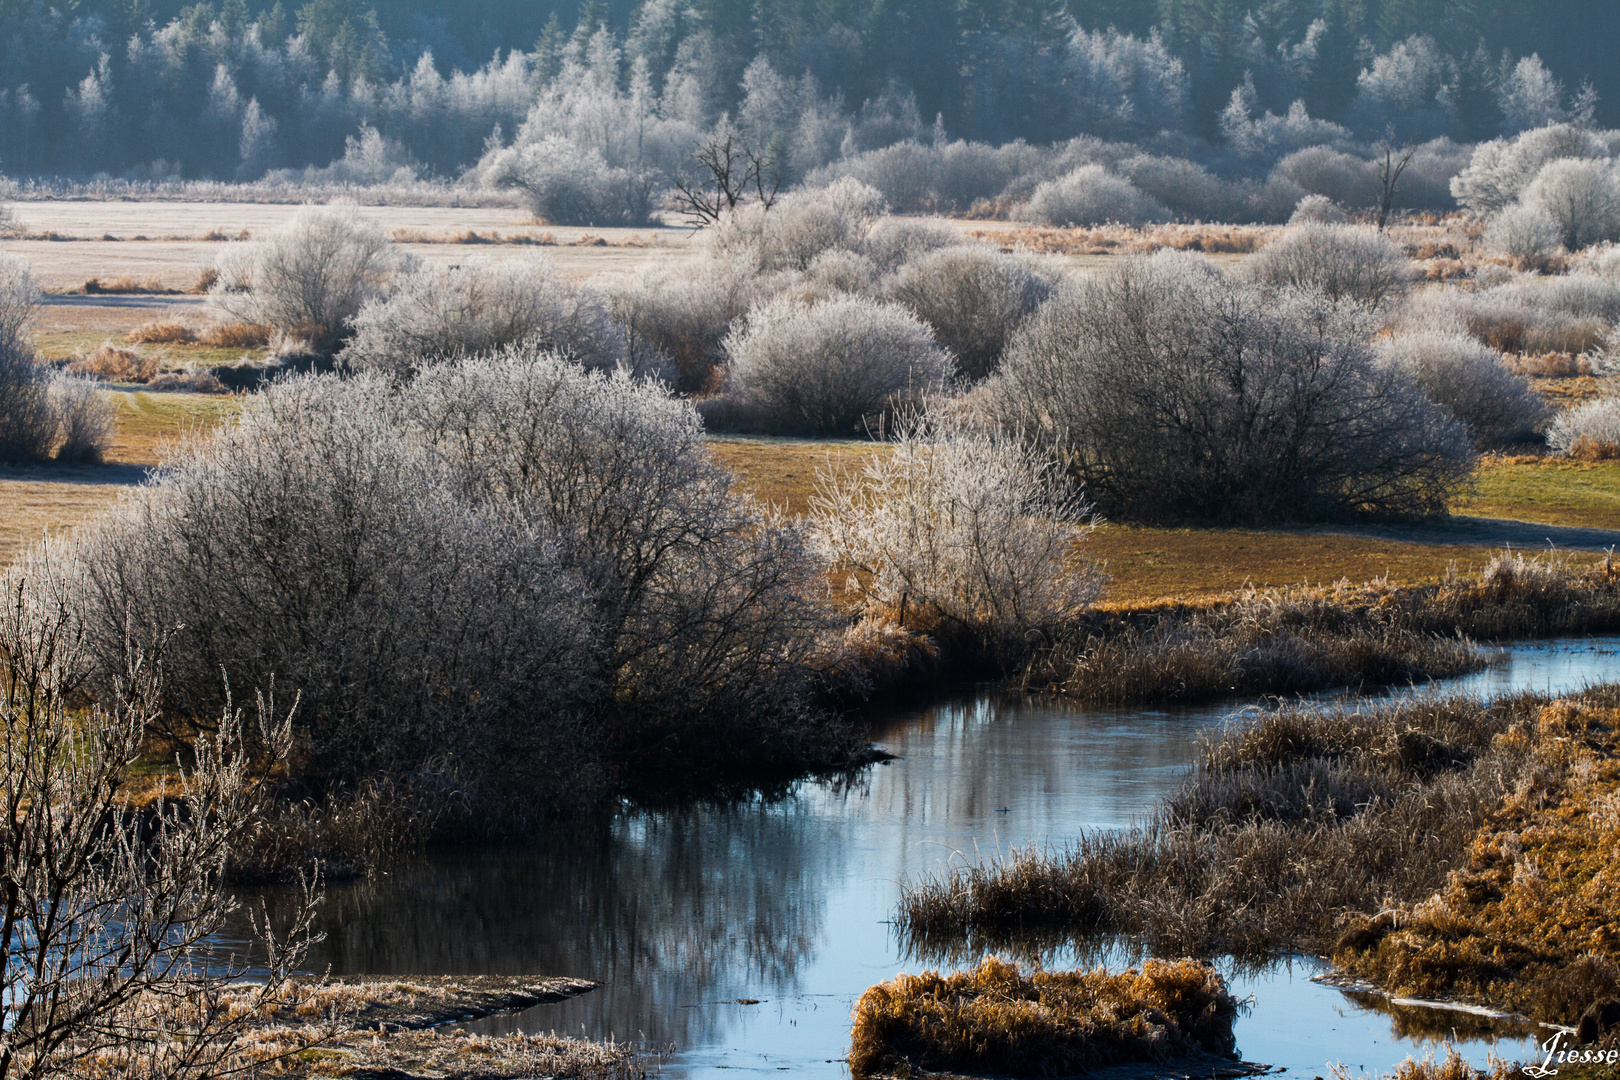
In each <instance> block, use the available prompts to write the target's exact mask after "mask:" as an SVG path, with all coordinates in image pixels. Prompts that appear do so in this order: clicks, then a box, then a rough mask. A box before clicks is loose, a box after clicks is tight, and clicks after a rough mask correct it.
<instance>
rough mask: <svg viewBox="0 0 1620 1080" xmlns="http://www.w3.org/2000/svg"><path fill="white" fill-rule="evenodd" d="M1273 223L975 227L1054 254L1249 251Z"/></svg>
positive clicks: (982, 234)
mask: <svg viewBox="0 0 1620 1080" xmlns="http://www.w3.org/2000/svg"><path fill="white" fill-rule="evenodd" d="M1277 231H1278V230H1277V229H1276V228H1275V227H1274V226H1269V225H1144V226H1140V227H1137V226H1131V225H1091V226H1084V227H1081V228H1072V229H1047V228H1020V229H975V230H973V231H972V232H970V233H968V235H969V236H971V237H973V238H974V239H975V240H983V241H985V242H987V243H991V244H997V245H999V246H1001V247H1002V248H1003V249H1006V250H1020V251H1035V252H1041V253H1043V254H1050V255H1129V254H1137V253H1141V252H1151V251H1158V250H1159V249H1160V248H1174V249H1175V250H1177V251H1202V252H1204V253H1205V254H1208V255H1248V254H1251V253H1253V252H1255V251H1258V250H1260V248H1261V247H1263V246H1265V244H1266V242H1267V241H1268V240H1270V239H1271V238H1272V237H1273V236H1275V235H1276V234H1277Z"/></svg>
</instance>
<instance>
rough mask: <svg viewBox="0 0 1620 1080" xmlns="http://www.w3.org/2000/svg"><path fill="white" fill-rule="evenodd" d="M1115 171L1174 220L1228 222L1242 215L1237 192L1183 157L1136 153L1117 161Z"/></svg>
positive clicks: (1240, 201) (1240, 200)
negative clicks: (1175, 218)
mask: <svg viewBox="0 0 1620 1080" xmlns="http://www.w3.org/2000/svg"><path fill="white" fill-rule="evenodd" d="M1116 171H1117V172H1118V173H1119V175H1120V176H1123V177H1124V178H1125V179H1127V180H1129V181H1130V182H1131V183H1132V184H1133V185H1135V187H1136V189H1137V190H1138V191H1140V192H1141V193H1142V194H1143V195H1146V196H1147V197H1148V198H1150V199H1152V200H1154V201H1155V202H1158V203H1160V204H1162V205H1163V206H1164V207H1165V208H1166V209H1168V210H1169V211H1170V212H1171V213H1172V214H1173V215H1175V216H1176V217H1179V218H1184V219H1187V220H1193V219H1198V220H1202V221H1231V220H1233V219H1234V218H1237V217H1241V216H1243V206H1242V202H1243V200H1242V198H1241V196H1240V194H1239V191H1238V189H1237V188H1235V187H1234V186H1233V185H1231V184H1228V183H1227V182H1226V181H1224V180H1222V179H1220V178H1219V177H1217V176H1215V175H1214V174H1212V173H1211V172H1210V171H1209V170H1208V169H1206V168H1204V167H1203V166H1202V165H1199V164H1198V163H1197V162H1193V161H1189V160H1187V159H1186V158H1179V157H1165V156H1163V155H1158V154H1136V155H1133V156H1132V157H1128V158H1126V159H1125V160H1124V161H1122V162H1120V163H1119V165H1118V166H1117V167H1116Z"/></svg>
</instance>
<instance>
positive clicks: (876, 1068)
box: [849, 957, 1239, 1080]
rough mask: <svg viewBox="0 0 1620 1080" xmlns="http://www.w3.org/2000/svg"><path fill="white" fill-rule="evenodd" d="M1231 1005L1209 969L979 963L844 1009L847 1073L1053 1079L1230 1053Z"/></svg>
mask: <svg viewBox="0 0 1620 1080" xmlns="http://www.w3.org/2000/svg"><path fill="white" fill-rule="evenodd" d="M1238 1008H1239V1004H1238V1001H1237V999H1236V998H1234V997H1233V996H1232V995H1231V993H1230V992H1229V991H1228V990H1227V989H1226V984H1225V983H1224V982H1223V981H1222V980H1221V977H1220V976H1219V975H1218V974H1216V972H1215V971H1214V969H1213V968H1210V967H1208V966H1207V965H1204V964H1200V963H1198V962H1196V961H1193V960H1180V961H1173V962H1172V961H1165V960H1149V961H1147V962H1146V963H1144V964H1143V965H1142V968H1141V970H1139V971H1138V970H1135V969H1131V970H1128V971H1124V972H1121V973H1119V974H1110V973H1108V972H1106V971H1103V970H1100V969H1099V970H1096V971H1040V970H1036V971H1033V972H1031V973H1029V974H1028V975H1026V974H1024V973H1023V972H1022V971H1020V970H1019V969H1018V967H1017V966H1016V965H1014V964H1008V963H1005V962H1003V961H1001V960H999V959H997V958H996V957H986V958H985V959H984V961H983V962H982V963H981V964H980V965H979V966H978V968H977V969H975V970H972V971H965V972H960V973H957V974H954V975H940V974H939V973H938V972H932V971H931V972H926V973H924V974H922V975H900V976H898V977H897V978H895V979H893V980H892V981H890V982H886V983H879V984H878V985H877V986H874V987H872V988H871V989H869V990H867V991H866V993H864V994H862V995H861V998H860V1000H859V1001H858V1002H856V1004H855V1024H854V1029H853V1031H852V1032H851V1034H850V1042H851V1047H850V1054H849V1070H850V1075H852V1076H854V1077H856V1078H857V1080H861V1078H864V1077H869V1076H874V1075H878V1074H886V1073H897V1074H900V1075H906V1074H908V1073H910V1072H911V1071H913V1070H917V1069H923V1070H931V1071H943V1070H950V1071H954V1072H965V1071H971V1072H974V1073H984V1072H989V1073H993V1074H997V1075H1001V1076H1053V1075H1068V1074H1073V1073H1081V1072H1087V1071H1090V1070H1091V1069H1095V1068H1100V1067H1104V1066H1108V1065H1114V1064H1120V1063H1123V1062H1132V1061H1143V1062H1162V1061H1164V1060H1166V1059H1169V1058H1186V1057H1199V1056H1202V1055H1205V1054H1215V1055H1219V1056H1222V1057H1233V1056H1235V1052H1234V1041H1233V1037H1232V1023H1233V1021H1234V1020H1236V1018H1237V1014H1238Z"/></svg>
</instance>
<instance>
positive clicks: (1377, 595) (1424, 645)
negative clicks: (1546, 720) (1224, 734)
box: [1024, 552, 1620, 703]
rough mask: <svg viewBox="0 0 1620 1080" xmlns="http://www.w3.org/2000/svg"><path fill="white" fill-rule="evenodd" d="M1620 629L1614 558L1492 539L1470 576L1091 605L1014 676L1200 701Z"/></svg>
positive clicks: (1384, 673)
mask: <svg viewBox="0 0 1620 1080" xmlns="http://www.w3.org/2000/svg"><path fill="white" fill-rule="evenodd" d="M1615 629H1620V574H1617V573H1616V570H1615V567H1614V565H1613V562H1612V560H1607V559H1605V560H1600V561H1595V562H1589V561H1585V560H1582V559H1580V558H1578V557H1575V556H1571V555H1567V554H1549V555H1542V556H1535V557H1531V558H1526V557H1525V556H1524V555H1522V554H1514V553H1512V552H1503V553H1501V554H1499V555H1497V556H1496V557H1494V558H1493V559H1491V560H1490V562H1488V563H1487V564H1486V565H1485V567H1484V568H1483V569H1482V570H1481V572H1480V573H1479V574H1478V575H1477V576H1469V575H1462V574H1455V573H1454V574H1452V575H1450V576H1448V578H1447V579H1446V580H1445V581H1441V582H1438V583H1434V584H1430V585H1420V586H1413V587H1393V586H1390V585H1389V584H1388V583H1387V582H1381V581H1375V582H1370V583H1368V584H1365V585H1360V586H1352V585H1350V584H1349V583H1348V582H1342V581H1341V582H1339V583H1338V584H1336V585H1333V586H1330V587H1326V588H1291V589H1280V590H1267V591H1258V590H1256V591H1250V592H1248V593H1246V594H1245V595H1243V596H1240V597H1239V598H1237V599H1236V600H1233V601H1232V602H1230V603H1226V604H1222V605H1218V606H1215V607H1211V608H1207V609H1189V608H1175V609H1170V610H1161V611H1156V612H1151V613H1123V614H1113V615H1109V614H1099V615H1097V616H1094V617H1093V619H1092V620H1090V621H1089V622H1083V623H1080V624H1078V625H1076V626H1074V627H1073V628H1072V629H1071V630H1070V632H1069V633H1068V634H1067V635H1065V636H1063V637H1060V638H1059V639H1058V640H1056V641H1055V642H1054V644H1053V645H1052V646H1051V647H1050V648H1048V649H1045V650H1043V651H1040V652H1037V653H1036V654H1035V655H1033V656H1032V657H1031V658H1030V660H1029V661H1028V663H1027V666H1026V668H1025V672H1024V682H1025V685H1026V686H1028V687H1031V688H1037V689H1041V690H1046V691H1049V692H1056V693H1061V694H1065V695H1067V696H1070V697H1075V698H1079V699H1080V700H1083V701H1088V702H1097V703H1123V702H1133V701H1200V700H1212V699H1216V698H1222V697H1229V696H1234V695H1239V694H1293V693H1302V692H1308V691H1312V690H1319V689H1323V688H1326V687H1330V686H1358V685H1380V684H1384V685H1387V684H1396V683H1405V682H1413V681H1420V680H1427V679H1432V678H1447V677H1450V676H1454V675H1459V674H1463V673H1465V672H1467V671H1470V670H1474V669H1476V668H1478V667H1479V666H1481V664H1482V660H1481V657H1480V656H1479V654H1478V651H1477V650H1476V648H1475V647H1474V645H1473V644H1472V641H1471V640H1469V639H1472V640H1505V639H1513V638H1531V637H1549V636H1554V635H1560V634H1590V633H1604V632H1609V631H1612V630H1615Z"/></svg>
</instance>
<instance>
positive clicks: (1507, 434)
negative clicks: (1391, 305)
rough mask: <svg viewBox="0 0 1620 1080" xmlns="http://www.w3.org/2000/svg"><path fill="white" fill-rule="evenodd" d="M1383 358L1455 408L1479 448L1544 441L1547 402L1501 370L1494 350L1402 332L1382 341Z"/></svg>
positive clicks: (1462, 338) (1448, 336) (1455, 338)
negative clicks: (1542, 433) (1542, 432)
mask: <svg viewBox="0 0 1620 1080" xmlns="http://www.w3.org/2000/svg"><path fill="white" fill-rule="evenodd" d="M1378 354H1379V357H1380V359H1381V360H1382V361H1383V362H1384V363H1386V364H1392V365H1395V366H1396V367H1399V368H1401V369H1402V370H1404V371H1406V372H1407V373H1408V374H1410V375H1411V376H1412V377H1413V378H1414V379H1416V380H1417V382H1418V385H1420V386H1422V387H1423V390H1424V392H1425V393H1427V394H1428V395H1429V397H1430V398H1431V399H1432V400H1433V401H1435V402H1436V403H1437V404H1440V405H1444V406H1445V407H1446V408H1447V409H1450V410H1451V413H1452V415H1454V416H1455V417H1457V419H1459V420H1461V421H1462V422H1463V423H1464V424H1465V425H1467V427H1468V431H1469V433H1470V434H1471V435H1473V437H1474V439H1475V441H1476V443H1478V444H1479V445H1480V446H1482V447H1498V446H1508V445H1512V444H1514V443H1523V442H1534V441H1537V440H1539V439H1540V432H1541V430H1542V429H1543V428H1544V427H1545V426H1546V424H1547V420H1548V418H1549V417H1548V410H1547V405H1546V403H1545V402H1543V401H1542V400H1541V398H1540V396H1539V395H1537V394H1536V392H1535V391H1534V390H1533V389H1531V387H1530V383H1529V380H1527V379H1525V378H1524V377H1523V376H1522V375H1515V374H1513V373H1512V372H1510V371H1508V369H1507V368H1505V367H1503V366H1502V362H1501V360H1502V358H1501V356H1500V355H1499V354H1498V353H1497V352H1496V351H1495V350H1494V349H1491V348H1489V347H1487V346H1485V345H1481V344H1480V343H1479V342H1477V341H1475V340H1473V339H1472V338H1470V337H1468V336H1467V335H1466V334H1463V333H1459V332H1449V331H1446V330H1434V329H1431V330H1421V331H1416V332H1405V333H1397V334H1393V335H1391V336H1389V337H1387V338H1383V339H1381V340H1380V341H1379V342H1378Z"/></svg>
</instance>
